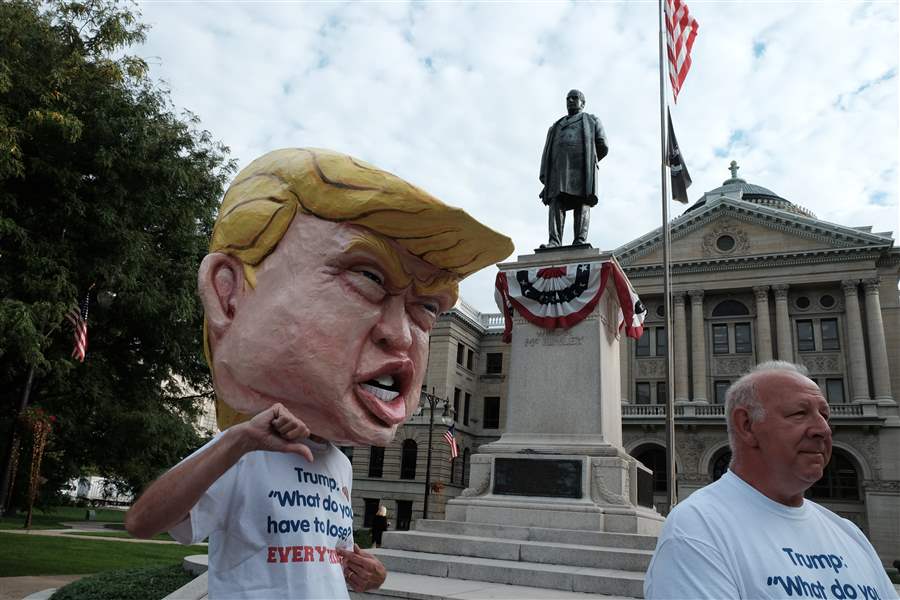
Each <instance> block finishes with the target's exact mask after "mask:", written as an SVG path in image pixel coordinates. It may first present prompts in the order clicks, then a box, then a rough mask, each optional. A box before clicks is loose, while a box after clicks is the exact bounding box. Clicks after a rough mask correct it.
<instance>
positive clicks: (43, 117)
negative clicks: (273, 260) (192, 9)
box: [0, 0, 234, 503]
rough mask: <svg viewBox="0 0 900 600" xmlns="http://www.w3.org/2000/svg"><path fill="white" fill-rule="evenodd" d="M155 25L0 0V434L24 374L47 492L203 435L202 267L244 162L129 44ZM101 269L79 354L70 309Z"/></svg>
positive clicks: (168, 453) (113, 10) (56, 4)
mask: <svg viewBox="0 0 900 600" xmlns="http://www.w3.org/2000/svg"><path fill="white" fill-rule="evenodd" d="M145 34H146V28H145V26H144V25H142V24H141V23H140V22H139V20H138V16H137V15H136V14H135V12H134V11H133V10H132V9H131V8H130V7H129V6H123V5H121V4H119V3H117V2H115V1H110V0H90V1H86V2H62V1H52V2H37V1H28V0H13V1H7V2H3V3H0V40H2V42H0V420H2V422H0V436H2V437H3V439H4V440H6V439H9V438H8V437H7V435H6V434H7V433H8V432H11V431H12V428H13V426H14V423H13V419H14V417H15V414H16V413H17V411H18V408H19V406H20V405H21V402H22V394H23V392H24V390H25V389H26V387H29V386H27V385H26V382H27V380H28V379H29V374H30V373H31V374H32V375H33V386H30V387H31V390H32V391H31V397H30V403H31V404H36V405H40V406H41V407H43V408H44V409H45V410H47V411H48V412H50V413H52V414H54V415H56V416H57V418H58V424H57V428H56V431H55V433H54V435H53V438H52V440H51V445H50V446H49V447H48V453H47V457H46V460H45V465H46V468H45V469H43V470H44V474H45V476H48V477H49V478H50V481H49V483H48V484H46V485H45V486H44V489H45V490H52V489H54V488H58V487H59V484H60V483H61V482H62V481H64V480H66V479H67V478H69V477H72V476H74V475H76V474H77V473H78V472H79V471H80V469H82V468H84V467H88V468H91V469H92V470H93V471H94V472H96V473H98V474H102V475H105V476H111V477H114V478H115V479H117V480H119V481H122V482H124V483H126V484H128V485H129V486H131V487H132V488H133V489H137V488H140V487H142V486H143V485H144V484H145V483H146V482H148V481H149V480H150V479H152V478H153V477H154V476H155V475H156V474H157V473H158V471H159V470H160V469H162V468H163V467H166V466H169V465H171V464H173V463H174V462H175V461H176V460H178V459H179V458H180V457H181V456H183V455H184V454H185V452H187V451H188V450H189V449H190V448H192V447H194V446H196V445H197V443H198V438H197V434H196V433H195V431H194V429H193V428H192V426H191V421H192V418H193V417H194V416H195V414H196V410H197V402H196V401H197V395H196V394H193V393H190V392H186V391H185V389H189V388H193V389H195V390H201V391H202V390H208V389H209V388H210V382H209V375H208V371H207V369H206V366H205V364H204V361H203V358H202V350H201V349H202V338H201V335H202V333H201V328H202V313H201V308H200V306H199V302H198V299H197V297H196V292H195V289H196V273H197V267H198V264H199V261H200V260H201V259H202V257H203V255H204V254H205V249H206V244H207V240H208V239H209V235H210V232H211V229H212V223H213V218H214V215H215V210H216V206H217V202H218V199H219V198H220V197H221V194H222V190H223V186H224V184H225V182H226V181H227V179H228V178H229V176H230V174H231V173H232V172H233V170H234V164H233V161H231V160H229V159H228V158H227V154H228V149H227V148H226V147H224V146H223V145H221V144H220V143H218V142H216V141H215V140H213V139H212V137H211V135H210V134H209V132H207V131H202V130H201V129H200V128H199V126H198V119H197V118H196V117H195V116H193V115H191V114H190V113H186V114H184V115H178V114H176V111H175V110H174V107H173V106H172V103H171V101H170V99H169V96H168V93H167V91H165V90H163V89H161V88H160V86H159V85H158V84H157V83H155V82H154V81H153V80H151V79H150V77H149V75H148V73H147V65H146V63H145V62H144V61H143V60H142V59H140V58H138V57H136V56H132V55H129V54H127V49H128V48H129V47H130V46H132V45H134V44H136V43H139V42H141V41H143V40H144V36H145ZM92 284H96V286H95V287H94V289H93V292H92V303H91V312H90V315H89V344H88V356H87V360H86V361H85V362H84V363H78V362H76V361H74V360H72V359H71V358H70V357H69V354H70V352H71V349H72V335H71V331H72V328H71V326H70V325H69V324H68V323H67V322H65V318H64V315H65V313H66V311H67V310H68V309H69V308H71V307H72V306H73V304H74V303H75V302H76V301H80V300H81V299H83V297H84V295H85V293H86V292H87V291H88V289H89V288H90V287H91V285H92ZM98 292H100V293H102V292H113V293H115V300H114V302H113V303H112V304H111V305H110V306H109V307H108V308H103V307H101V306H99V305H98V303H97V302H95V300H96V294H97V293H98ZM5 445H6V444H4V446H5ZM5 450H6V449H5V448H4V449H0V452H5ZM27 462H28V461H27V456H23V457H22V460H20V472H21V467H22V466H23V463H26V464H27ZM0 468H2V465H0ZM17 481H18V482H21V481H22V478H21V476H19V477H17ZM16 487H17V488H19V489H21V487H22V486H21V485H17V486H16ZM2 502H3V499H2V498H0V503H2Z"/></svg>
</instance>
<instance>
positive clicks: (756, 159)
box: [139, 0, 900, 312]
mask: <svg viewBox="0 0 900 600" xmlns="http://www.w3.org/2000/svg"><path fill="white" fill-rule="evenodd" d="M690 7H691V10H692V13H693V14H694V16H695V17H696V18H697V20H698V21H699V23H700V33H699V36H698V38H697V41H696V44H695V46H694V53H693V67H692V69H691V72H690V74H689V75H688V78H687V81H686V82H685V84H684V88H683V90H682V94H681V96H680V98H679V103H678V105H677V106H675V107H673V116H674V118H675V123H676V128H677V133H678V139H679V142H680V144H681V147H682V151H683V152H684V155H685V157H686V160H687V164H688V167H689V169H690V172H691V175H692V176H693V179H694V186H693V187H692V188H691V189H690V191H689V192H690V196H691V198H692V199H695V198H698V197H699V196H700V195H701V194H702V193H703V192H704V191H707V190H710V189H712V188H714V187H717V186H718V185H720V184H721V182H722V181H723V180H724V179H726V178H727V177H728V176H729V173H728V171H727V166H728V163H729V162H730V161H731V160H732V159H734V160H737V161H738V162H739V163H740V165H741V171H740V176H742V177H744V178H745V179H747V180H748V181H750V182H753V183H756V184H758V185H762V186H765V187H767V188H769V189H771V190H773V191H774V192H776V193H778V194H779V195H781V196H783V197H785V198H787V199H789V200H791V201H794V202H796V203H798V204H800V205H803V206H805V207H807V208H809V209H810V210H812V211H814V212H815V213H816V214H817V215H818V216H819V217H821V218H823V219H826V220H829V221H833V222H838V223H843V224H846V225H867V224H871V225H874V226H875V229H876V230H878V229H892V228H893V229H894V230H895V231H897V230H898V229H900V222H898V219H900V215H898V185H897V183H898V181H897V177H898V165H897V162H898V154H897V145H898V126H900V125H898V79H897V71H898V65H897V38H898V22H897V17H898V11H897V6H896V4H894V3H865V4H858V3H838V2H833V3H797V2H783V3H778V2H709V3H707V2H700V1H699V0H694V1H693V2H691V3H690ZM140 8H141V11H142V12H143V14H144V20H145V21H146V22H148V23H150V24H151V25H152V26H153V28H152V30H151V31H150V34H149V40H148V42H147V44H146V45H145V46H144V47H142V48H140V49H139V52H140V54H141V55H142V56H144V57H158V58H157V59H153V58H151V63H152V72H153V74H154V76H156V77H159V78H161V79H164V80H165V81H167V83H168V85H169V86H170V87H171V90H172V97H173V100H174V102H175V103H176V105H177V106H179V107H183V108H187V109H190V110H192V111H193V112H195V113H197V114H198V115H199V116H200V117H201V119H202V122H203V126H204V127H205V128H207V129H209V130H210V131H212V132H213V134H214V136H215V137H217V138H218V139H221V140H222V141H223V142H224V143H226V144H227V145H229V146H230V147H231V149H232V152H233V154H234V156H235V157H236V158H237V159H238V160H239V163H240V165H241V166H244V165H246V164H247V163H248V162H249V161H251V160H252V159H253V158H255V157H257V156H259V155H260V154H262V153H264V152H266V151H268V150H271V149H274V148H278V147H284V146H321V147H327V148H334V149H337V150H342V151H345V152H348V153H350V154H354V155H356V156H359V157H360V158H363V159H365V160H368V161H369V162H372V163H374V164H376V165H378V166H381V167H383V168H386V169H388V170H391V171H393V172H395V173H397V174H398V175H400V176H402V177H405V178H407V179H409V180H410V181H412V182H414V183H416V184H417V185H420V186H422V187H423V188H425V189H427V190H429V191H430V192H432V193H433V194H435V195H436V196H438V197H440V198H442V199H444V200H445V201H447V202H448V203H451V204H455V205H458V206H462V207H463V208H465V209H466V210H467V211H469V212H470V213H471V214H473V215H474V216H476V217H478V218H479V219H480V220H482V221H484V222H486V223H487V224H489V225H491V226H493V227H494V228H496V229H498V230H500V231H503V232H504V233H507V234H509V235H510V236H511V237H512V238H513V240H514V242H515V244H516V253H517V254H530V253H531V252H532V249H533V248H535V247H537V246H538V245H539V244H540V243H541V242H543V241H545V238H546V220H547V215H546V209H545V208H544V207H543V205H542V204H541V203H540V200H539V199H538V196H537V194H538V192H539V191H540V184H539V182H538V180H537V171H538V166H539V163H540V153H541V148H542V146H543V143H544V136H545V134H546V131H547V128H548V127H549V125H550V124H551V123H552V122H553V121H554V120H555V119H557V118H558V117H559V116H561V115H562V114H563V113H564V112H565V104H564V98H565V94H566V92H567V91H568V90H569V89H571V88H573V87H577V88H579V89H581V90H582V91H583V92H584V93H585V94H586V96H587V102H588V104H587V110H588V112H592V113H594V114H596V115H597V116H598V117H600V119H601V120H602V121H603V123H604V126H605V128H606V130H607V135H608V137H609V141H610V154H609V156H608V157H607V158H606V159H605V160H604V161H603V162H602V163H601V166H600V185H601V200H600V205H599V207H598V208H596V209H594V211H593V213H592V226H591V235H590V241H591V243H593V244H594V246H597V247H600V248H603V249H611V248H615V247H617V246H619V245H620V244H622V243H624V242H626V241H628V240H630V239H633V238H635V237H638V236H639V235H642V234H644V233H646V232H647V231H649V230H651V229H653V228H654V227H657V226H658V225H659V220H660V208H659V180H660V176H659V166H658V165H659V105H658V102H659V90H658V72H657V70H656V69H657V66H656V64H657V20H656V3H655V2H604V3H589V2H570V3H564V2H503V3H482V2H469V3H443V2H434V3H411V2H380V3H249V2H224V3H190V4H186V3H176V2H145V3H142V4H140ZM738 132H739V133H738ZM673 211H674V212H676V213H677V212H678V211H680V208H677V209H675V208H673ZM569 220H570V221H571V218H570V219H569ZM569 227H570V228H571V225H569ZM567 236H571V231H568V232H567ZM493 277H494V273H483V274H480V275H478V276H476V277H473V278H472V281H470V282H465V283H464V285H463V287H462V292H463V295H464V297H465V298H466V299H467V300H468V301H469V302H471V303H472V304H474V305H475V306H476V307H477V308H478V309H479V310H482V311H487V312H490V311H494V310H496V309H495V307H494V304H493Z"/></svg>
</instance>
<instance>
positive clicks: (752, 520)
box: [644, 361, 897, 600]
mask: <svg viewBox="0 0 900 600" xmlns="http://www.w3.org/2000/svg"><path fill="white" fill-rule="evenodd" d="M725 414H726V417H727V424H728V436H729V442H730V444H731V451H732V460H731V465H730V467H729V470H728V472H726V473H725V474H724V475H723V476H722V477H721V478H720V479H719V480H718V481H716V482H715V483H712V484H710V485H708V486H706V487H705V488H703V489H701V490H699V491H697V492H694V493H693V494H691V496H690V497H689V498H688V499H687V500H685V501H684V502H682V503H680V504H678V505H677V506H676V507H675V509H674V510H673V511H672V513H671V514H670V515H669V517H668V518H667V519H666V524H665V526H664V527H663V531H662V535H661V536H660V538H659V541H658V542H657V545H656V552H655V553H654V555H653V560H652V561H651V562H650V568H649V570H648V572H647V576H646V578H645V580H644V597H645V598H648V599H652V598H787V597H795V596H799V597H802V598H838V599H842V600H843V599H867V600H874V599H875V598H880V599H885V598H896V597H897V595H896V593H895V591H894V588H893V586H892V584H891V582H890V580H889V579H888V577H887V573H886V572H885V570H884V568H883V567H882V565H881V561H880V560H879V559H878V555H877V554H876V553H875V549H874V548H872V545H871V544H870V543H869V541H868V540H867V539H866V537H865V536H864V535H863V533H862V532H861V531H860V530H859V529H858V528H857V527H856V526H855V525H854V524H853V523H851V522H850V521H848V520H846V519H843V518H841V517H839V516H837V515H836V514H834V513H833V512H831V511H829V510H828V509H826V508H824V507H822V506H819V505H818V504H816V503H815V502H811V501H809V500H807V499H805V498H804V497H803V494H804V493H805V492H806V490H808V489H809V488H810V487H811V486H812V485H813V484H814V483H815V482H816V481H818V480H819V479H821V478H822V475H823V473H824V470H825V465H827V464H828V461H829V459H830V458H831V427H830V426H829V424H828V419H829V416H830V414H829V407H828V402H826V401H825V398H824V397H823V396H822V392H821V390H820V389H819V387H818V386H817V385H816V384H815V383H814V382H813V381H812V380H810V379H809V378H808V377H807V376H806V370H805V368H803V367H801V366H798V365H794V364H792V363H788V362H784V361H771V362H767V363H763V364H760V365H758V366H757V367H756V368H755V369H753V370H752V371H751V372H750V373H748V374H747V375H744V376H743V377H741V378H740V379H738V380H737V381H736V382H735V383H734V385H732V386H731V388H730V389H729V390H728V394H727V396H726V399H725Z"/></svg>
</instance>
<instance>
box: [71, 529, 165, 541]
mask: <svg viewBox="0 0 900 600" xmlns="http://www.w3.org/2000/svg"><path fill="white" fill-rule="evenodd" d="M66 535H86V536H88V537H107V538H130V539H133V538H132V536H131V534H130V533H128V532H127V531H67V532H66ZM151 539H154V540H165V541H167V542H173V541H175V540H173V539H172V536H171V535H169V534H168V533H160V534H159V535H154V536H153V537H152V538H151Z"/></svg>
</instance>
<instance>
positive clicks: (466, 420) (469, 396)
mask: <svg viewBox="0 0 900 600" xmlns="http://www.w3.org/2000/svg"><path fill="white" fill-rule="evenodd" d="M471 404H472V394H470V393H469V392H466V402H465V404H464V405H463V425H468V424H469V408H470V405H471Z"/></svg>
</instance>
